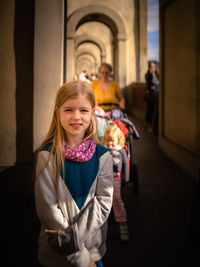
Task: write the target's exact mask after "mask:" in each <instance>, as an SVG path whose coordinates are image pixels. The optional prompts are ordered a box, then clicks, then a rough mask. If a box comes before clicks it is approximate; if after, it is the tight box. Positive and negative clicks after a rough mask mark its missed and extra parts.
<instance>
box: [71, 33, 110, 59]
mask: <svg viewBox="0 0 200 267" xmlns="http://www.w3.org/2000/svg"><path fill="white" fill-rule="evenodd" d="M85 42H90V43H93V44H95V45H96V46H98V47H99V49H100V51H101V60H102V61H104V60H105V58H106V47H105V45H104V42H102V41H101V39H99V38H97V37H95V36H92V35H89V34H81V35H78V36H76V38H75V49H77V48H78V46H79V45H80V44H82V43H85Z"/></svg>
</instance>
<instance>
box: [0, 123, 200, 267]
mask: <svg viewBox="0 0 200 267" xmlns="http://www.w3.org/2000/svg"><path fill="white" fill-rule="evenodd" d="M133 122H134V124H135V126H136V128H137V129H138V131H139V133H140V136H141V139H140V140H135V141H134V142H133V148H134V149H133V159H134V163H135V165H136V167H137V171H138V181H139V191H138V193H137V194H136V193H135V192H134V186H133V185H134V184H133V183H130V184H128V185H127V186H125V187H124V188H123V198H124V202H125V205H126V209H127V214H128V224H129V228H130V233H131V240H130V241H129V242H128V243H125V244H122V243H121V242H120V241H119V229H118V225H117V223H116V222H115V221H114V218H113V215H112V214H111V216H110V218H109V229H108V240H107V253H106V256H105V258H104V265H105V267H116V266H119V267H132V266H133V267H171V266H175V267H179V266H180V267H194V266H195V267H196V266H200V265H198V263H199V262H198V263H197V260H198V259H199V257H200V254H199V252H200V249H199V247H200V242H199V238H200V234H199V222H200V219H199V207H200V205H199V203H200V200H199V185H198V184H197V183H195V182H194V180H193V179H192V178H191V177H189V176H188V175H187V174H186V173H185V172H183V171H182V170H181V169H180V168H179V167H178V166H177V165H176V164H174V163H173V162H172V161H171V160H170V159H168V158H167V157H166V156H165V155H164V153H163V152H162V151H160V150H159V148H158V146H157V137H156V136H154V135H153V134H152V133H146V132H144V130H143V123H142V122H140V121H137V120H133ZM31 175H32V166H29V165H21V166H18V167H13V168H10V169H7V170H4V171H2V172H1V173H0V179H1V187H0V188H1V189H0V192H1V204H0V208H1V223H2V227H1V231H2V234H1V244H2V248H1V259H2V262H4V260H5V262H4V265H3V266H19V267H22V266H26V267H37V266H40V265H39V264H38V262H37V257H36V253H37V238H38V233H39V221H38V219H37V216H36V214H35V206H34V197H33V194H32V193H33V192H32V182H30V180H31V178H30V177H31ZM19 181H21V182H19ZM24 192H26V193H24Z"/></svg>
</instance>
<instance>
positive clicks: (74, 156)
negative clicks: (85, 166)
mask: <svg viewBox="0 0 200 267" xmlns="http://www.w3.org/2000/svg"><path fill="white" fill-rule="evenodd" d="M95 150H96V144H95V143H94V141H93V140H91V139H87V140H84V141H83V142H82V143H81V144H80V145H79V146H77V147H76V148H74V149H71V148H70V147H69V146H68V145H67V144H65V145H64V158H65V159H70V160H72V161H78V162H85V161H89V160H90V159H91V158H92V156H93V155H94V152H95Z"/></svg>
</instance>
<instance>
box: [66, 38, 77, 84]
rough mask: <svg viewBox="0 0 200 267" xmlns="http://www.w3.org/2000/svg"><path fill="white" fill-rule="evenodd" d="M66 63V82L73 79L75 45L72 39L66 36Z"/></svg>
mask: <svg viewBox="0 0 200 267" xmlns="http://www.w3.org/2000/svg"><path fill="white" fill-rule="evenodd" d="M66 46H67V47H66V50H67V53H66V56H67V58H66V62H67V68H66V71H67V73H66V79H67V80H66V81H67V82H69V81H72V80H74V77H75V58H76V57H75V44H74V37H72V36H68V37H67V42H66Z"/></svg>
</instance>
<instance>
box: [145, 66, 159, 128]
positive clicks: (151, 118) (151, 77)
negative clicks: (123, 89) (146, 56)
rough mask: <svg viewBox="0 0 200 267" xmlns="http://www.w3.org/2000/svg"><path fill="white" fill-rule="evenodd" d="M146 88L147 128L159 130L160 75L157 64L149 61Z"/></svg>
mask: <svg viewBox="0 0 200 267" xmlns="http://www.w3.org/2000/svg"><path fill="white" fill-rule="evenodd" d="M145 80H146V88H145V101H146V104H147V110H146V114H145V130H147V131H152V130H154V131H155V132H156V131H157V126H156V124H157V122H158V113H157V112H156V110H158V91H159V75H158V72H157V70H156V64H155V63H154V62H149V68H148V71H147V73H146V74H145Z"/></svg>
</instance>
